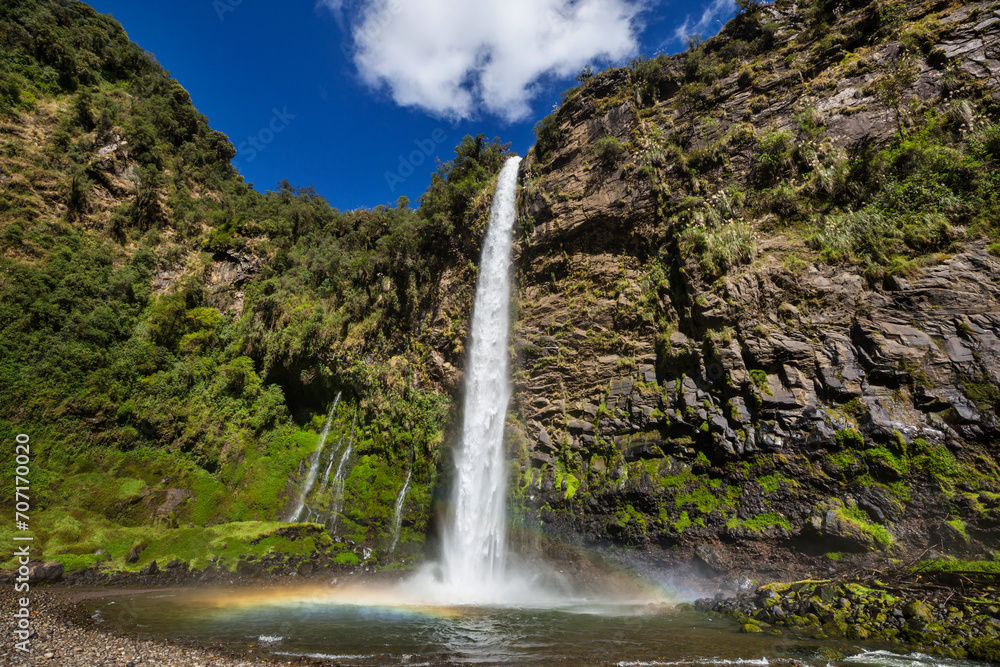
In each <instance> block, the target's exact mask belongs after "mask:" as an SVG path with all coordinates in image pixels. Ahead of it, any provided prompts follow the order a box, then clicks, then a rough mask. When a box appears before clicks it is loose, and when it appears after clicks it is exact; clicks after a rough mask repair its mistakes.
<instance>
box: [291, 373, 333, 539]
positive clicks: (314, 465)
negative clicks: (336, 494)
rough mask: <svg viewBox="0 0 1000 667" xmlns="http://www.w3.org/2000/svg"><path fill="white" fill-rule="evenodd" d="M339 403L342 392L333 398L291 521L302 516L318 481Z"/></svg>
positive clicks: (293, 521)
mask: <svg viewBox="0 0 1000 667" xmlns="http://www.w3.org/2000/svg"><path fill="white" fill-rule="evenodd" d="M338 403H340V393H338V394H337V398H335V399H334V400H333V405H332V406H331V407H330V414H328V415H327V416H326V423H325V424H323V430H322V431H320V432H319V445H318V446H317V447H316V451H315V452H313V455H312V462H311V463H310V464H309V474H308V475H306V483H305V486H303V487H302V493H301V494H300V495H299V504H298V505H297V506H296V508H295V511H294V512H292V514H291V516H290V517H289V519H288V522H289V523H295V522H296V521H298V520H299V517H300V516H302V510H304V509H305V507H306V498H307V497H308V496H309V492H310V491H312V488H313V484H315V483H316V476H317V475H318V474H319V464H320V461H321V460H322V459H323V447H324V446H325V445H326V438H327V436H329V435H330V427H331V426H332V425H333V413H334V412H335V411H336V410H337V404H338Z"/></svg>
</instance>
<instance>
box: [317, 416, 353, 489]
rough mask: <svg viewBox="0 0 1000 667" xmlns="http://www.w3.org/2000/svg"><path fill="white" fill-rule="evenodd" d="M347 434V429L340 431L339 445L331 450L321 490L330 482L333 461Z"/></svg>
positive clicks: (320, 486)
mask: <svg viewBox="0 0 1000 667" xmlns="http://www.w3.org/2000/svg"><path fill="white" fill-rule="evenodd" d="M355 414H357V413H355ZM346 434H347V431H341V432H340V438H339V439H338V440H337V446H336V447H335V448H334V450H333V451H332V452H330V461H329V463H327V464H326V470H325V471H324V472H323V481H322V482H321V483H320V485H319V490H320V492H322V491H323V489H325V488H326V487H327V485H328V484H329V483H330V471H331V470H332V469H333V462H334V461H336V460H337V452H339V451H340V446H341V445H342V444H344V436H345V435H346Z"/></svg>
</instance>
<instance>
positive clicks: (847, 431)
mask: <svg viewBox="0 0 1000 667" xmlns="http://www.w3.org/2000/svg"><path fill="white" fill-rule="evenodd" d="M833 437H834V440H836V441H837V446H838V447H840V448H841V449H861V448H863V447H864V446H865V437H864V436H863V435H861V434H860V433H858V432H857V431H856V430H854V429H853V428H842V429H840V430H839V431H837V432H836V433H835V434H834V436H833Z"/></svg>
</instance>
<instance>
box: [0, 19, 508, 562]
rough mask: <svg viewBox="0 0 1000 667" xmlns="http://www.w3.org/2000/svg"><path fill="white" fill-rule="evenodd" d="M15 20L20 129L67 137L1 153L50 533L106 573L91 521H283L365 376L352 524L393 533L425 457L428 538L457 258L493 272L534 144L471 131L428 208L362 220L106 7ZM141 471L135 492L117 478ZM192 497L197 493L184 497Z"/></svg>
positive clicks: (2, 294)
mask: <svg viewBox="0 0 1000 667" xmlns="http://www.w3.org/2000/svg"><path fill="white" fill-rule="evenodd" d="M0 35H2V36H3V39H2V40H0V44H2V46H0V122H6V123H9V124H15V125H16V124H22V123H33V124H34V125H35V126H36V127H37V129H38V133H37V136H39V137H41V139H40V140H39V141H29V140H27V139H26V138H20V135H15V134H5V135H4V139H5V143H3V144H0V148H2V147H5V148H6V150H5V151H0V178H2V179H4V180H3V182H5V183H7V185H5V187H4V189H3V190H2V191H0V216H2V217H0V220H2V222H0V273H2V274H3V275H4V280H3V285H2V290H0V317H2V320H0V383H2V384H3V385H4V387H5V394H4V396H5V399H6V400H4V401H3V405H2V406H0V431H2V432H3V433H5V434H9V435H11V437H12V434H14V433H18V432H24V433H28V434H29V435H30V436H31V437H32V439H33V441H34V442H35V443H36V446H35V454H36V458H35V460H34V465H35V468H34V471H35V473H34V474H35V475H36V477H35V483H36V484H38V495H37V496H35V498H36V499H37V504H36V505H34V508H35V509H36V512H37V513H38V514H37V515H36V518H37V519H38V526H39V531H40V533H39V545H40V546H42V545H44V548H45V549H46V551H47V552H49V555H58V556H59V557H60V558H64V559H70V560H72V559H76V560H75V561H73V562H74V563H75V564H86V562H89V561H88V560H87V559H88V558H90V556H89V555H88V554H92V552H93V550H94V549H96V548H99V547H104V548H107V547H106V546H105V545H102V544H96V545H95V543H94V539H91V538H85V536H86V535H87V534H88V533H93V534H94V535H104V537H103V538H100V539H98V540H97V541H98V542H101V541H104V542H107V543H111V542H114V543H115V544H118V543H119V542H121V543H122V544H125V543H126V542H127V543H128V544H126V546H125V547H123V548H125V549H127V548H129V546H131V541H132V540H133V538H134V539H139V535H140V533H141V534H142V539H145V540H154V539H155V540H166V541H167V542H170V541H171V540H178V539H181V540H188V539H189V538H190V537H191V535H188V536H187V537H185V536H183V535H180V534H179V533H175V532H172V531H184V530H190V531H194V532H193V533H192V535H194V534H195V533H198V531H206V530H207V527H208V526H212V525H214V524H217V523H220V522H229V521H254V520H273V519H277V518H279V517H280V514H279V512H280V510H281V508H282V506H283V505H284V504H285V503H287V502H289V500H290V498H292V497H294V494H295V493H297V491H296V489H295V485H294V483H291V484H290V483H289V480H290V479H291V480H295V479H296V474H295V473H296V470H297V469H298V467H299V466H300V465H303V464H307V463H308V461H307V460H306V457H307V456H308V455H309V454H310V453H311V451H312V450H313V449H314V448H315V446H316V442H317V436H316V432H317V431H318V430H319V428H320V426H321V422H322V419H321V418H320V419H319V420H318V421H317V420H315V419H314V417H315V416H320V417H321V416H322V415H324V414H325V413H326V410H327V409H328V407H329V405H330V403H331V402H332V401H333V397H334V395H335V394H336V393H337V392H340V391H343V393H344V402H343V404H342V408H341V410H340V411H338V415H337V425H338V426H337V427H338V428H341V429H346V428H347V424H348V423H350V419H351V415H352V414H353V411H354V409H357V412H358V418H357V430H358V437H357V442H356V445H355V446H356V456H357V459H356V460H357V464H358V468H357V471H355V472H354V473H352V474H351V475H349V476H348V483H347V490H348V499H347V502H346V503H345V510H344V513H345V517H344V521H345V525H348V524H349V526H350V530H351V531H353V535H354V537H356V538H357V541H358V542H360V543H367V544H368V545H369V546H377V547H380V546H383V542H384V540H385V536H386V534H387V533H388V532H389V531H391V523H392V516H391V515H392V510H393V505H394V501H395V495H396V493H398V491H399V489H400V488H401V487H402V485H403V481H404V478H405V477H406V471H407V469H408V467H409V462H410V461H413V470H414V475H413V488H412V491H411V494H412V495H413V497H414V498H416V499H417V502H413V503H408V505H407V507H408V508H410V509H409V510H408V514H407V516H406V517H405V522H404V523H405V526H406V529H404V542H405V541H406V540H408V539H410V538H413V539H415V540H417V541H419V540H420V539H422V537H421V535H422V533H423V532H424V531H425V530H426V525H427V522H428V520H429V517H430V495H431V489H432V488H433V486H434V484H435V483H436V482H435V480H436V477H437V466H438V461H439V456H440V453H441V449H442V447H443V444H444V430H445V428H446V426H447V420H448V414H449V411H448V407H449V402H450V398H449V396H448V394H447V393H446V392H445V390H444V389H443V388H442V387H441V386H440V385H439V384H436V383H435V382H434V381H432V380H431V379H430V377H429V374H428V370H427V366H426V364H427V362H428V358H429V354H430V352H431V350H432V349H433V348H432V347H431V345H430V344H429V341H428V340H427V336H429V335H431V333H430V332H429V331H428V323H429V321H430V319H429V318H430V317H431V313H433V312H434V310H435V305H436V304H437V303H439V302H440V299H441V297H442V294H441V293H440V283H441V280H442V276H443V275H444V272H445V271H446V270H448V269H449V268H451V267H455V266H456V265H457V266H458V267H460V268H461V270H462V271H463V272H465V273H461V274H460V279H461V280H467V279H468V275H467V266H468V265H469V263H470V261H471V260H473V259H474V258H475V257H477V256H478V248H479V239H480V237H481V232H482V228H481V221H479V220H478V219H477V216H478V215H479V211H478V210H475V211H474V210H473V206H474V204H476V203H477V202H480V200H482V198H483V193H484V192H486V191H490V188H491V185H492V182H493V180H494V178H495V175H496V173H497V172H498V171H499V169H500V167H501V165H502V164H503V162H504V160H505V159H506V157H507V156H508V154H509V145H505V144H502V143H501V142H500V141H499V140H498V139H494V140H492V141H489V140H487V139H486V138H485V137H483V136H482V135H480V136H478V137H466V138H465V139H464V140H463V142H462V143H461V144H460V145H459V146H458V148H457V149H456V156H455V159H454V160H452V161H449V162H447V163H445V164H443V165H441V167H440V168H439V170H438V173H437V174H435V175H434V176H433V178H432V181H431V184H430V188H429V189H428V191H427V193H426V194H425V195H424V196H423V197H422V198H421V200H420V205H419V207H418V208H412V207H410V206H409V203H408V202H407V201H405V200H400V201H399V202H398V203H397V204H396V206H394V207H390V206H377V207H375V208H373V209H370V210H358V211H350V212H342V211H338V210H336V209H333V208H332V207H331V206H330V205H329V204H328V203H327V202H326V201H325V200H324V199H323V198H322V197H320V196H318V195H317V194H316V192H315V191H314V190H312V189H311V188H295V187H293V186H292V185H291V184H289V183H288V182H283V183H279V184H278V187H277V188H276V190H274V191H271V192H266V193H261V192H257V191H255V190H253V189H252V188H251V187H249V186H248V185H247V184H245V183H244V182H243V180H242V178H241V177H240V176H239V175H238V174H237V173H236V171H235V170H234V169H233V167H232V166H231V164H230V160H231V158H232V157H233V156H234V154H235V151H234V149H233V146H232V144H231V143H230V142H229V141H228V139H227V138H226V137H225V136H224V135H222V134H221V133H218V132H216V131H214V130H212V129H211V128H210V127H209V125H208V122H207V120H206V119H205V117H204V116H203V115H201V114H200V113H198V111H197V110H196V109H195V108H194V106H193V105H192V103H191V100H190V97H189V96H188V94H187V93H186V92H185V91H184V89H183V88H182V87H181V86H180V85H179V84H178V83H177V82H176V81H174V80H173V79H171V78H170V76H169V74H168V73H167V72H166V71H165V70H163V68H161V67H160V66H159V65H158V64H157V63H156V62H155V60H153V59H152V57H151V56H150V55H149V54H147V53H146V52H144V51H143V50H142V49H141V48H139V47H138V46H136V45H135V44H132V43H130V42H129V41H128V38H127V36H126V34H125V32H124V30H123V29H122V28H121V26H120V25H119V24H118V23H117V22H116V21H114V20H113V19H111V18H110V17H107V16H102V15H100V14H98V13H96V12H95V11H93V10H92V9H91V8H89V7H88V6H86V5H85V4H83V3H80V2H58V1H56V0H19V1H18V2H14V3H7V4H5V5H4V6H3V7H2V8H0ZM41 105H44V106H45V107H46V108H48V109H51V110H52V111H53V112H54V113H53V114H51V115H45V116H43V115H39V113H38V109H39V108H40V106H41ZM99 151H100V152H99ZM227 272H228V274H236V275H235V277H226V275H225V274H226V273H227ZM456 287H457V286H456ZM467 314H468V313H467V312H466V313H465V314H464V316H467ZM461 316H462V315H459V317H461ZM353 463H354V462H353V461H352V465H353ZM362 472H364V473H365V474H364V475H362ZM9 474H10V471H3V472H0V481H2V482H3V483H4V484H7V483H8V482H10V483H11V484H12V481H11V478H10V477H9ZM123 475H125V476H127V477H128V478H129V479H131V480H133V486H134V488H133V487H128V488H129V489H130V490H129V492H128V493H126V494H125V496H122V497H119V496H120V494H118V493H117V492H115V493H105V492H104V491H103V490H105V489H118V488H119V485H118V484H117V482H116V481H115V480H116V479H118V478H119V477H122V476H123ZM359 475H360V477H359ZM370 478H371V479H373V480H374V482H372V483H371V484H369V479H370ZM170 489H173V490H175V491H184V492H185V493H187V494H188V495H187V496H185V498H186V500H183V502H180V503H179V504H177V505H176V507H173V508H172V509H170V510H169V511H167V509H166V508H167V507H168V506H167V505H166V504H165V503H166V501H167V498H168V491H169V490H170ZM133 491H135V492H134V493H133ZM123 493H124V492H123ZM81 499H86V500H85V501H84V502H82V503H81ZM158 508H164V509H163V511H159V509H158ZM3 511H6V510H3ZM59 516H63V517H66V522H63V523H62V524H58V522H57V521H56V518H57V517H59ZM70 521H71V522H73V523H72V525H70V523H67V522H70ZM188 523H191V524H192V525H193V527H192V528H190V529H187V528H185V525H186V524H188ZM57 524H58V525H57ZM153 524H155V528H149V530H152V531H153V532H152V533H150V532H149V530H147V527H148V526H152V525H153ZM410 527H412V530H411V528H410ZM129 531H132V532H135V531H139V532H135V536H132V532H129ZM143 531H145V532H143ZM198 535H199V536H200V537H199V538H198V539H202V540H203V541H204V542H205V543H206V544H207V543H209V542H212V540H215V539H216V537H214V536H213V535H211V534H209V533H208V532H201V533H198ZM130 536H131V537H130ZM327 546H328V547H329V545H327ZM108 550H109V551H113V550H112V549H108ZM175 551H176V550H175ZM150 553H153V552H152V551H151V552H150ZM161 556H162V554H161ZM122 557H123V554H120V553H118V552H114V553H112V554H111V558H112V562H115V563H120V559H121V558H122ZM81 559H82V560H81Z"/></svg>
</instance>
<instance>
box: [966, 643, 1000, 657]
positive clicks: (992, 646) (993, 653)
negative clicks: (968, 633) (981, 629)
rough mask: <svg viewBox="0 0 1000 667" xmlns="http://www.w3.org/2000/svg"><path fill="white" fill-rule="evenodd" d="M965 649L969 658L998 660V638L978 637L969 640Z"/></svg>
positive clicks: (999, 648) (999, 651)
mask: <svg viewBox="0 0 1000 667" xmlns="http://www.w3.org/2000/svg"><path fill="white" fill-rule="evenodd" d="M965 650H966V653H968V655H969V657H970V658H975V659H976V660H987V661H989V662H1000V640H996V639H987V638H986V637H980V638H978V639H973V640H972V641H971V642H969V644H968V646H966V647H965Z"/></svg>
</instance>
